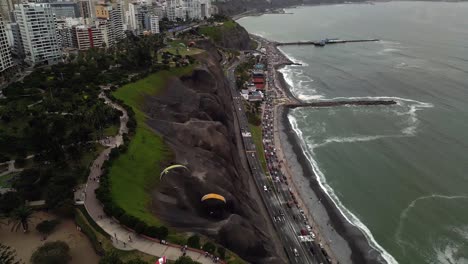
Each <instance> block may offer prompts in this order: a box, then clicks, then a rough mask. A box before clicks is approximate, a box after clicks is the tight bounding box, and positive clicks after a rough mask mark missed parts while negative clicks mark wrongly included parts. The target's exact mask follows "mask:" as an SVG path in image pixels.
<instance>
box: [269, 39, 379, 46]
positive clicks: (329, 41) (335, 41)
mask: <svg viewBox="0 0 468 264" xmlns="http://www.w3.org/2000/svg"><path fill="white" fill-rule="evenodd" d="M375 41H380V39H349V40H341V39H326V40H320V41H314V40H310V41H308V40H306V41H294V42H275V43H274V44H275V45H276V46H287V45H314V46H318V47H323V46H325V45H330V44H342V43H354V42H375Z"/></svg>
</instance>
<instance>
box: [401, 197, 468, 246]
mask: <svg viewBox="0 0 468 264" xmlns="http://www.w3.org/2000/svg"><path fill="white" fill-rule="evenodd" d="M436 198H438V199H448V200H452V199H468V196H465V195H454V196H448V195H442V194H431V195H426V196H420V197H418V198H416V199H414V200H413V201H411V202H410V203H409V204H408V206H407V207H406V208H405V209H403V211H401V213H400V221H399V222H398V227H397V231H396V233H395V240H396V241H397V243H398V244H399V245H400V246H402V245H401V244H408V243H406V242H404V241H403V239H401V232H402V231H403V224H404V221H405V220H406V218H407V217H408V213H409V211H410V210H411V209H412V208H414V207H415V206H416V203H418V202H419V201H422V200H426V199H436Z"/></svg>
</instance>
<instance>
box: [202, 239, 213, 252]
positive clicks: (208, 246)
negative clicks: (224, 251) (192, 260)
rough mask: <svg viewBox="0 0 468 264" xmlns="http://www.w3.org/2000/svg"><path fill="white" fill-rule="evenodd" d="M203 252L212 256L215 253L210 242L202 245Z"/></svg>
mask: <svg viewBox="0 0 468 264" xmlns="http://www.w3.org/2000/svg"><path fill="white" fill-rule="evenodd" d="M203 250H205V251H206V252H209V253H211V254H213V253H214V252H215V251H216V246H215V245H214V244H213V243H211V242H206V243H205V244H204V245H203Z"/></svg>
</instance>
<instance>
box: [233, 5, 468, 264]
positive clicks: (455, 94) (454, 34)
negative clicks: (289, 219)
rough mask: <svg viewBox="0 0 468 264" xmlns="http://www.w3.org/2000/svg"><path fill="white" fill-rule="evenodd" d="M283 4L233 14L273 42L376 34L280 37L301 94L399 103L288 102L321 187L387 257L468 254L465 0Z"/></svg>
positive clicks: (433, 258) (287, 71)
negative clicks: (317, 43) (268, 10)
mask: <svg viewBox="0 0 468 264" xmlns="http://www.w3.org/2000/svg"><path fill="white" fill-rule="evenodd" d="M287 12H292V13H294V14H292V15H287V14H284V15H278V14H269V15H262V16H257V17H245V18H242V19H240V20H238V22H239V23H240V24H241V25H242V26H244V27H245V28H246V29H247V30H248V31H249V32H250V33H253V34H258V35H261V36H263V37H265V38H267V39H270V40H275V41H298V40H320V39H325V38H340V39H362V38H377V39H380V41H378V42H367V43H347V44H336V45H328V46H325V47H322V48H320V47H314V46H283V47H281V50H282V51H283V52H284V53H285V54H286V55H287V56H288V57H289V58H291V60H293V61H295V62H298V63H301V64H302V65H301V66H296V65H293V66H287V67H285V68H283V69H281V72H282V73H283V76H284V77H285V80H286V81H287V83H288V84H289V86H290V87H291V91H292V93H293V94H294V95H295V96H296V97H297V98H299V99H301V100H304V101H313V100H324V99H327V100H330V99H340V100H346V99H357V98H364V99H367V98H368V99H378V98H382V99H390V100H395V101H396V102H397V105H393V106H348V107H333V108H296V109H294V110H292V111H291V112H290V114H289V116H288V118H289V122H290V123H291V126H292V127H293V129H294V130H295V131H296V133H297V135H298V136H300V139H301V142H300V143H301V144H302V145H303V146H304V148H305V149H306V153H305V155H306V156H307V157H308V158H309V160H310V161H311V166H312V167H313V169H314V171H315V174H316V177H317V179H318V180H319V181H320V183H321V186H322V188H323V189H324V191H326V192H327V193H328V195H329V196H330V197H331V198H332V200H333V201H334V203H335V204H336V205H337V206H338V208H339V209H340V211H341V212H342V214H343V215H344V216H345V217H346V219H348V221H349V222H351V223H352V224H353V225H355V226H357V227H358V228H359V229H360V230H361V231H362V232H363V233H364V234H365V236H366V238H367V239H368V241H369V244H370V245H371V246H372V247H374V248H375V249H376V250H378V251H379V252H380V253H381V255H382V257H383V258H384V259H385V260H386V261H387V262H388V263H411V264H413V263H415V264H417V263H447V264H448V263H450V264H453V263H468V3H466V2H465V3H463V2H459V3H447V2H385V3H375V4H341V5H321V6H305V7H298V8H291V9H287ZM311 192H312V190H311Z"/></svg>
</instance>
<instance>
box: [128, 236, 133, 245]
mask: <svg viewBox="0 0 468 264" xmlns="http://www.w3.org/2000/svg"><path fill="white" fill-rule="evenodd" d="M128 242H129V243H130V242H132V237H131V236H130V235H128Z"/></svg>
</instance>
